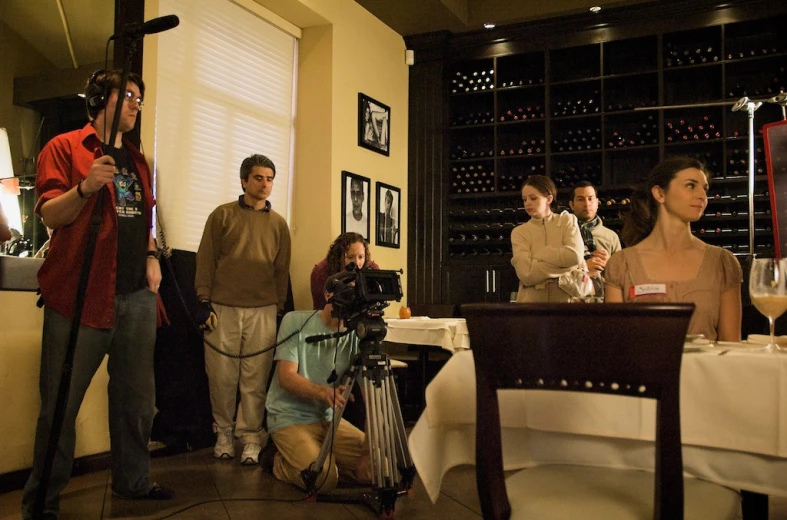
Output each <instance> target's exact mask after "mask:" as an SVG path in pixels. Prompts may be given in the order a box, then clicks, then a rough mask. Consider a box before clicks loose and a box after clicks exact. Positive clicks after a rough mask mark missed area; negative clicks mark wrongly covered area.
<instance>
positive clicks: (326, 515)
mask: <svg viewBox="0 0 787 520" xmlns="http://www.w3.org/2000/svg"><path fill="white" fill-rule="evenodd" d="M152 468H153V469H152V473H153V478H154V480H156V481H157V482H159V483H161V484H164V485H166V486H168V487H171V488H173V489H174V490H175V491H176V493H177V496H176V497H175V499H173V500H172V501H168V502H155V501H132V500H120V499H115V498H112V494H111V492H110V489H109V485H108V484H109V472H108V471H101V472H97V473H92V474H89V475H84V476H81V477H75V478H73V479H72V480H71V482H70V484H69V486H68V488H66V490H65V492H64V493H63V494H62V498H61V517H60V518H61V519H62V520H77V519H78V520H90V519H108V518H112V519H120V518H124V519H133V520H143V519H164V518H172V519H175V520H187V519H188V520H197V519H206V520H207V519H210V520H215V519H232V520H245V519H261V518H271V519H279V518H281V519H288V520H289V519H295V520H297V519H304V520H307V519H308V520H334V519H337V520H338V519H374V518H379V516H378V515H376V514H374V513H373V512H372V511H371V510H370V509H369V508H367V507H366V506H362V505H356V504H332V503H307V502H304V501H303V493H301V492H300V491H298V490H297V489H295V488H294V487H292V486H289V485H286V484H282V483H281V482H279V481H277V480H276V479H275V478H273V476H272V475H270V474H267V473H264V472H263V471H262V470H261V469H260V468H259V466H241V465H240V463H239V462H238V459H237V458H236V459H235V460H234V461H219V460H216V459H214V458H213V456H212V449H204V450H200V451H198V452H194V453H184V454H179V455H173V456H169V457H155V458H154V459H153V463H152ZM365 489H366V490H368V488H361V489H360V491H364V490H365ZM340 491H341V492H342V493H347V492H355V491H357V490H348V489H343V490H340ZM20 500H21V491H13V492H10V493H6V494H3V495H0V520H18V519H19V518H20V514H19V503H20ZM770 508H771V513H770V520H787V499H771V503H770ZM395 517H396V518H399V519H401V518H425V519H426V518H428V519H434V520H441V519H451V520H468V519H478V518H481V514H480V507H479V504H478V496H477V494H476V488H475V469H474V467H473V466H462V467H459V468H455V469H453V470H451V471H450V472H449V473H448V475H446V477H445V479H444V481H443V486H442V493H441V495H440V498H439V499H438V501H437V504H435V505H432V503H431V502H430V501H429V498H428V497H427V496H426V491H425V490H424V488H423V486H422V485H421V483H420V481H418V480H417V479H416V485H415V492H414V493H413V494H412V495H411V496H405V497H401V498H399V499H398V500H397V502H396V513H395Z"/></svg>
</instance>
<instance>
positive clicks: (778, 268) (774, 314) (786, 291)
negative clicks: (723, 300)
mask: <svg viewBox="0 0 787 520" xmlns="http://www.w3.org/2000/svg"><path fill="white" fill-rule="evenodd" d="M749 296H750V298H751V302H752V304H754V306H755V307H756V308H757V310H758V311H760V314H762V315H763V316H765V317H766V318H768V324H769V325H770V332H771V337H770V341H769V342H768V344H767V345H766V346H765V350H767V351H768V352H787V350H785V349H783V348H781V347H780V346H779V345H777V344H776V339H775V337H774V334H773V325H774V321H776V318H778V317H779V316H781V315H782V314H784V311H787V259H784V258H781V259H780V258H756V259H755V260H754V262H753V263H752V267H751V275H750V276H749Z"/></svg>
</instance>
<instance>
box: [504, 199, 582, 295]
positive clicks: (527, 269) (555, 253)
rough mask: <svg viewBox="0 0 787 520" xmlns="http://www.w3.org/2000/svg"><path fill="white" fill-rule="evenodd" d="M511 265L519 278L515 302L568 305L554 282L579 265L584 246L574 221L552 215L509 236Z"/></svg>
mask: <svg viewBox="0 0 787 520" xmlns="http://www.w3.org/2000/svg"><path fill="white" fill-rule="evenodd" d="M511 246H512V248H513V253H514V255H513V258H511V265H513V266H514V269H515V270H516V275H517V278H519V292H518V294H517V301H518V302H560V301H568V299H569V295H568V294H567V293H566V292H564V291H563V290H562V289H560V288H559V287H558V284H557V279H558V277H559V276H560V275H562V274H565V273H567V272H569V271H571V270H572V269H574V268H576V267H577V266H580V265H582V264H583V260H582V255H583V252H584V250H585V246H584V244H583V242H582V235H581V234H580V232H579V225H578V224H577V217H576V216H574V215H572V214H570V213H568V212H565V211H564V212H562V213H560V214H556V213H553V214H551V215H550V216H548V217H547V218H545V219H539V218H531V219H530V220H529V221H527V222H525V223H524V224H522V225H521V226H517V227H516V228H514V230H513V231H512V232H511Z"/></svg>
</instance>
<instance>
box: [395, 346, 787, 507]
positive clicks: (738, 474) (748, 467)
mask: <svg viewBox="0 0 787 520" xmlns="http://www.w3.org/2000/svg"><path fill="white" fill-rule="evenodd" d="M708 350H709V351H707V352H698V353H688V354H685V355H684V357H683V367H682V372H681V422H682V429H681V431H682V440H683V445H684V447H683V457H684V471H685V472H686V473H687V474H689V475H693V476H699V477H703V478H707V479H708V480H712V481H714V482H718V483H721V484H724V485H728V486H730V487H733V488H736V489H747V490H750V491H757V492H761V493H766V494H769V495H779V496H787V355H769V354H765V353H759V352H741V351H731V352H728V355H721V356H720V355H718V353H719V352H721V351H722V350H723V349H718V348H717V349H716V350H712V349H708ZM501 362H505V360H501ZM474 370H475V369H474V364H473V353H472V352H470V351H464V352H459V353H457V354H455V355H454V356H452V357H451V359H449V361H448V362H447V363H446V365H445V367H444V368H443V369H442V370H441V371H440V373H438V374H437V376H436V377H435V379H434V380H433V381H432V382H431V384H430V385H429V386H428V387H427V390H426V404H427V406H426V410H425V411H424V413H423V414H422V416H421V418H420V419H419V420H418V423H417V424H416V426H415V428H414V429H413V431H412V433H411V435H410V451H411V453H412V454H413V459H414V461H415V465H416V468H417V469H418V473H419V475H420V477H421V479H422V481H423V482H424V486H425V487H426V489H427V492H428V493H429V496H430V498H432V500H433V501H434V500H436V499H437V496H438V494H439V491H440V484H441V481H442V477H443V475H444V474H445V472H446V471H448V470H449V469H450V468H452V467H454V466H456V465H459V464H473V463H475V414H476V395H475V371H474ZM500 409H501V423H502V426H503V459H504V463H505V466H506V469H517V468H524V467H529V466H533V465H537V464H542V463H561V462H563V463H578V464H583V463H584V464H593V465H607V466H612V467H628V468H652V466H653V443H652V440H653V438H654V428H655V417H654V411H655V403H654V402H653V401H650V400H646V399H634V398H628V397H619V396H609V395H595V394H590V395H589V394H575V393H565V392H563V393H558V392H543V391H521V390H520V391H511V390H506V391H502V392H501V393H500Z"/></svg>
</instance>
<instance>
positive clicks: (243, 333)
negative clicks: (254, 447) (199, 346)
mask: <svg viewBox="0 0 787 520" xmlns="http://www.w3.org/2000/svg"><path fill="white" fill-rule="evenodd" d="M213 308H214V309H215V310H216V315H217V316H218V318H219V321H218V326H217V327H216V328H215V329H214V330H213V332H211V333H210V334H207V335H206V336H205V339H207V340H208V341H210V342H211V343H213V344H214V345H215V346H216V347H218V348H220V349H221V350H222V351H223V352H227V353H230V354H249V353H253V352H258V351H260V350H262V349H264V348H267V347H270V346H272V345H273V344H274V343H276V305H267V306H265V307H248V308H244V307H229V306H226V305H220V304H217V303H214V304H213ZM272 362H273V350H270V351H268V352H265V353H264V354H259V355H257V356H253V357H248V358H244V359H237V358H231V357H227V356H224V355H221V354H219V353H217V352H215V351H214V350H213V349H211V348H210V347H208V346H207V345H205V372H207V374H208V383H209V386H210V407H211V410H212V411H213V427H214V428H215V429H216V430H222V431H225V432H226V431H228V430H231V429H232V428H233V427H234V429H235V436H236V437H238V438H239V439H241V441H242V442H243V443H244V444H247V443H249V442H256V443H258V444H260V445H265V443H266V442H267V440H268V439H267V433H265V432H264V431H263V429H262V414H263V411H264V410H265V396H266V394H267V383H268V374H269V373H270V370H271V363H272ZM238 389H240V404H239V405H238V407H237V412H238V416H237V421H233V418H234V417H235V403H236V399H237V392H238Z"/></svg>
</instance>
